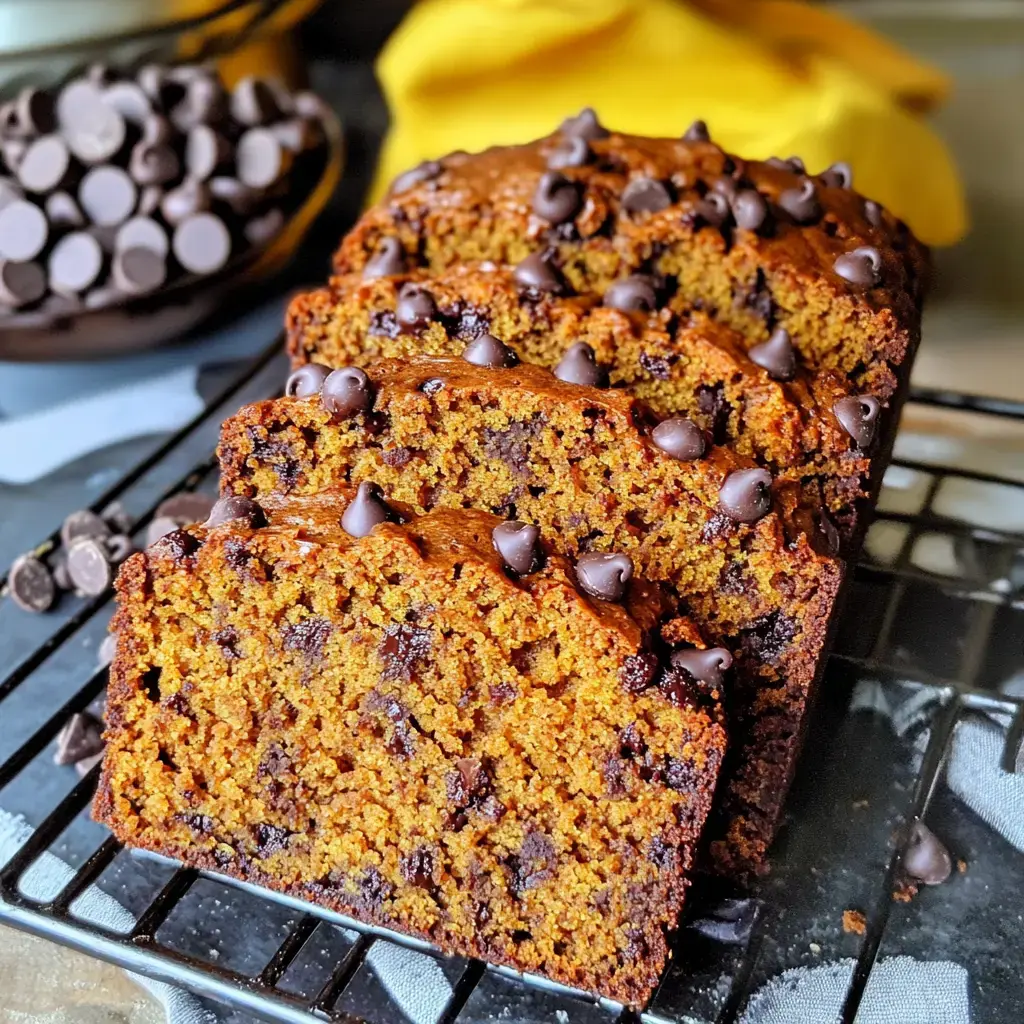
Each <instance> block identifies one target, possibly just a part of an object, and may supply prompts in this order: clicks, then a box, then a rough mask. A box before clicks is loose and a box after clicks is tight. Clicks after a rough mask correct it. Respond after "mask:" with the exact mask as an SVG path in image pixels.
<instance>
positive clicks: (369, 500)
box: [341, 482, 391, 537]
mask: <svg viewBox="0 0 1024 1024" xmlns="http://www.w3.org/2000/svg"><path fill="white" fill-rule="evenodd" d="M390 514H391V510H390V509H389V508H388V506H387V505H386V504H385V502H384V499H383V498H382V497H381V493H380V489H379V488H378V487H377V486H376V484H371V483H366V482H364V483H361V484H360V485H359V488H358V490H357V491H356V496H355V497H354V498H353V499H352V500H351V501H350V502H349V505H348V508H346V509H345V514H344V515H343V516H342V517H341V528H342V529H343V530H344V531H345V532H346V533H347V534H349V535H350V536H352V537H365V536H366V535H367V534H368V533H369V532H370V531H371V530H372V529H373V528H374V527H375V526H377V525H378V524H380V523H384V522H387V520H388V518H389V517H390Z"/></svg>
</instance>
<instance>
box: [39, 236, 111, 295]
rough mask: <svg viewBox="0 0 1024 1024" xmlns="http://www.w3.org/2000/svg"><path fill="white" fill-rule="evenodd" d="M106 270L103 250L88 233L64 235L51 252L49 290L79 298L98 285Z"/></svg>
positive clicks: (48, 266)
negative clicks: (101, 273)
mask: <svg viewBox="0 0 1024 1024" xmlns="http://www.w3.org/2000/svg"><path fill="white" fill-rule="evenodd" d="M102 270H103V249H102V248H101V247H100V243H99V242H97V241H96V239H95V238H94V237H93V236H92V235H90V234H88V233H87V232H85V231H73V232H71V234H69V235H65V236H64V237H63V238H62V239H61V240H60V241H59V242H58V243H57V244H56V245H55V246H54V247H53V251H52V252H51V253H50V258H49V261H48V265H47V271H48V276H49V279H50V287H51V288H52V289H53V290H54V291H55V292H57V293H59V294H61V295H68V296H75V295H80V294H81V293H82V292H84V291H86V289H88V288H90V287H91V286H92V285H93V284H95V283H96V280H97V279H98V278H99V276H100V272H101V271H102Z"/></svg>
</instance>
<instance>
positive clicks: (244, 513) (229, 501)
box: [206, 494, 267, 530]
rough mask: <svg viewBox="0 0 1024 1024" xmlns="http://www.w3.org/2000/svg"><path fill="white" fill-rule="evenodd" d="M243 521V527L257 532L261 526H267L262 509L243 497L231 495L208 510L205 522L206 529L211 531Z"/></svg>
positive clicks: (250, 499)
mask: <svg viewBox="0 0 1024 1024" xmlns="http://www.w3.org/2000/svg"><path fill="white" fill-rule="evenodd" d="M239 519H241V520H244V522H245V525H246V526H248V527H249V529H251V530H258V529H259V528H260V527H261V526H266V525H267V517H266V516H265V515H264V513H263V509H262V508H260V506H259V505H258V504H257V503H256V502H255V501H253V500H252V498H246V497H243V496H242V495H241V494H232V495H230V496H228V497H226V498H221V499H220V500H219V501H217V502H216V503H215V504H214V506H213V508H212V509H210V516H209V518H208V519H207V520H206V527H207V529H210V530H212V529H213V528H214V527H215V526H223V525H224V524H225V523H231V522H236V521H237V520H239Z"/></svg>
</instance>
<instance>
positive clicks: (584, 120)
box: [558, 107, 610, 139]
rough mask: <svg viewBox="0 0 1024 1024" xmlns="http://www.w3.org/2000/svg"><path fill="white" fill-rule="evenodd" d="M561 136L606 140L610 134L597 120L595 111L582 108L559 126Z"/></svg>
mask: <svg viewBox="0 0 1024 1024" xmlns="http://www.w3.org/2000/svg"><path fill="white" fill-rule="evenodd" d="M558 130H559V132H561V133H562V135H571V136H575V137H577V138H580V139H606V138H608V136H609V134H610V132H609V131H608V129H607V128H605V127H604V125H602V124H601V122H600V121H598V119H597V111H595V110H594V108H593V107H584V108H583V109H582V110H581V111H580V112H579V113H578V114H576V115H575V116H573V117H567V118H566V119H565V120H564V121H563V122H562V124H561V125H560V126H559V129H558Z"/></svg>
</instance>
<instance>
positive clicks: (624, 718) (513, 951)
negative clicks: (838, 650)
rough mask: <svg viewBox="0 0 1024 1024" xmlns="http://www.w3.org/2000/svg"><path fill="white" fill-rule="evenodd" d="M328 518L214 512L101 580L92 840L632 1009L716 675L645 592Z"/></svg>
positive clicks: (686, 863)
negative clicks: (103, 676)
mask: <svg viewBox="0 0 1024 1024" xmlns="http://www.w3.org/2000/svg"><path fill="white" fill-rule="evenodd" d="M347 498H351V494H349V495H347V496H345V495H342V496H333V497H319V498H313V499H298V500H291V501H287V502H280V501H278V502H277V503H276V504H270V505H268V506H267V508H266V509H256V508H255V506H253V505H252V503H251V502H250V503H249V505H246V506H244V507H243V506H242V505H240V504H239V503H238V501H237V500H236V499H228V501H229V502H230V501H234V502H235V504H233V505H231V504H228V505H224V506H221V508H220V511H219V512H218V511H217V510H215V515H213V516H211V521H210V522H209V523H207V524H206V525H203V526H194V527H188V528H187V529H185V530H183V531H181V534H182V537H183V538H187V539H186V540H182V539H181V538H178V540H177V541H172V540H169V539H167V538H165V539H164V540H162V541H160V542H159V543H158V544H157V545H155V546H154V547H153V548H151V549H150V550H149V551H148V552H146V553H143V554H138V555H135V556H133V557H132V558H130V559H129V560H128V562H127V563H126V565H125V568H124V569H123V570H122V572H121V575H120V577H119V580H118V589H119V595H120V603H119V608H118V612H117V616H116V619H115V622H114V629H115V631H116V634H117V637H118V644H117V653H116V657H115V659H114V663H113V666H112V669H111V685H110V692H109V703H108V708H107V722H108V731H107V742H108V747H107V754H106V760H105V763H104V771H103V777H102V780H101V783H100V787H99V790H98V793H97V797H96V803H95V813H96V815H97V817H98V818H99V819H100V820H101V821H103V822H105V823H107V824H108V825H109V826H110V827H111V828H112V829H113V830H114V832H115V834H116V835H117V836H118V838H119V839H121V840H122V841H123V842H126V843H128V844H130V845H132V846H136V847H142V848H145V849H149V850H153V851H156V852H158V853H161V854H165V855H167V856H171V857H175V858H179V859H182V860H184V861H185V862H186V863H188V864H190V865H192V866H194V867H199V868H206V869H209V870H213V871H217V872H222V873H226V874H230V875H234V876H235V877H238V878H241V879H243V880H245V881H249V882H256V883H258V884H261V885H265V886H268V887H270V888H273V889H277V890H279V891H281V892H285V893H287V894H289V895H291V896H296V897H299V898H302V899H307V900H312V901H313V902H316V903H319V904H322V905H323V906H326V907H329V908H331V909H333V910H335V911H339V912H342V913H345V914H349V915H352V916H354V917H357V918H359V919H360V920H363V921H365V922H368V923H372V924H376V925H382V926H390V927H396V928H399V929H401V930H403V931H405V932H408V933H411V934H413V935H416V936H420V937H422V938H424V939H427V940H429V941H431V942H434V943H436V944H437V945H439V946H440V947H442V948H443V949H445V950H448V951H450V952H453V953H457V954H461V955H464V956H478V957H481V958H484V959H487V960H490V961H492V962H494V963H501V964H507V965H509V966H513V967H515V968H517V969H520V970H527V971H533V972H540V973H543V974H546V975H547V976H549V977H551V978H554V979H555V980H557V981H561V982H563V983H565V984H567V985H572V986H576V987H579V988H585V989H587V990H589V991H592V992H597V993H600V994H602V995H606V996H608V997H610V998H612V999H615V1000H619V1001H621V1002H624V1003H628V1004H631V1005H635V1006H639V1005H642V1004H643V1003H644V1002H645V1001H646V999H647V998H648V997H649V996H650V993H651V992H652V991H653V989H654V987H655V986H656V984H657V982H658V979H659V977H660V974H661V971H662V969H663V968H664V965H665V963H666V961H667V958H668V946H667V943H666V932H667V931H668V930H670V929H671V928H672V927H674V925H675V923H676V920H677V918H678V915H679V912H680V909H681V907H682V903H683V896H684V892H685V889H686V886H687V884H688V882H687V876H688V873H689V871H690V867H691V865H692V863H693V861H694V859H695V847H696V843H697V840H698V838H699V835H700V832H701V828H702V825H703V822H704V819H705V817H706V815H707V814H708V811H709V808H710V806H711V797H712V792H713V789H714V785H715V779H716V776H717V773H718V769H719V765H720V764H721V761H722V756H723V751H724V745H725V734H724V729H723V727H722V725H721V721H720V719H721V713H720V709H719V704H718V700H719V696H720V693H721V686H722V684H723V678H722V677H717V678H715V679H704V678H703V677H705V676H707V675H708V673H706V672H703V671H702V670H701V669H700V668H695V667H694V665H696V664H698V663H703V662H702V660H701V656H704V657H703V661H706V662H708V663H711V662H714V664H716V665H720V664H722V662H723V660H727V659H728V658H729V653H728V652H726V651H723V652H718V653H716V652H713V651H709V650H708V649H707V648H706V646H705V645H704V643H703V641H702V640H701V639H700V637H699V634H698V633H697V632H696V629H695V627H694V626H693V624H692V623H688V622H687V621H686V620H678V619H677V620H675V621H672V622H669V623H666V624H665V630H668V631H670V632H671V634H672V640H671V646H669V645H668V643H667V642H666V640H665V639H664V638H663V637H662V635H661V634H662V624H663V622H665V615H666V612H669V611H670V609H671V606H670V604H669V603H668V602H667V601H666V600H665V597H664V595H663V594H662V593H661V591H660V589H659V588H658V587H656V586H652V585H651V584H649V583H646V582H644V581H643V580H641V579H639V578H638V577H637V576H634V575H632V574H630V578H629V579H628V580H627V582H626V583H625V584H624V585H623V586H621V587H615V588H611V589H609V578H608V577H607V574H605V575H604V576H602V574H601V573H600V572H599V571H594V572H592V573H591V575H590V576H588V577H587V578H586V579H583V578H581V573H582V571H583V570H582V569H581V567H580V566H576V565H573V564H572V562H570V561H568V560H566V559H565V558H563V557H561V556H560V555H558V554H556V553H555V552H554V551H553V550H551V547H550V546H549V545H548V544H546V543H545V542H544V538H543V536H541V537H538V536H537V535H536V534H531V533H529V532H527V535H526V536H525V537H524V536H523V531H522V530H512V531H509V530H508V527H509V526H510V524H508V523H505V522H503V521H502V520H500V519H498V518H497V517H495V516H492V515H489V514H488V513H485V512H479V511H453V510H447V509H445V510H439V511H436V512H434V513H432V514H431V515H429V516H425V517H422V518H412V519H410V520H408V521H407V522H404V523H397V522H385V523H383V524H380V525H377V526H376V527H375V528H374V529H373V530H372V531H370V532H369V533H368V534H367V535H365V536H363V537H361V538H355V537H353V536H351V535H350V533H348V532H347V531H346V530H345V529H344V528H343V527H342V526H341V525H339V524H340V522H341V521H342V519H343V517H344V511H345V509H346V508H347V507H348V505H347ZM264 517H266V518H267V519H269V523H268V524H266V525H260V523H261V522H263V520H264ZM515 538H519V541H518V542H516V541H515ZM618 557H620V558H621V557H622V556H618ZM510 562H515V566H512V565H511V564H510ZM613 571H615V567H613ZM620 576H621V572H620ZM617 578H618V577H617ZM602 588H604V592H603V593H598V594H596V595H595V594H594V593H593V591H594V590H595V589H597V590H600V589H602ZM613 590H614V592H612V591H613ZM673 649H674V651H675V656H680V655H683V656H685V658H684V660H686V663H687V664H688V665H690V668H689V669H687V668H686V667H680V666H677V665H674V664H673V663H672V661H671V657H672V656H673V654H672V651H673ZM694 655H696V656H697V658H696V660H695V659H694V658H693V656H694ZM687 659H688V660H687Z"/></svg>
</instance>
